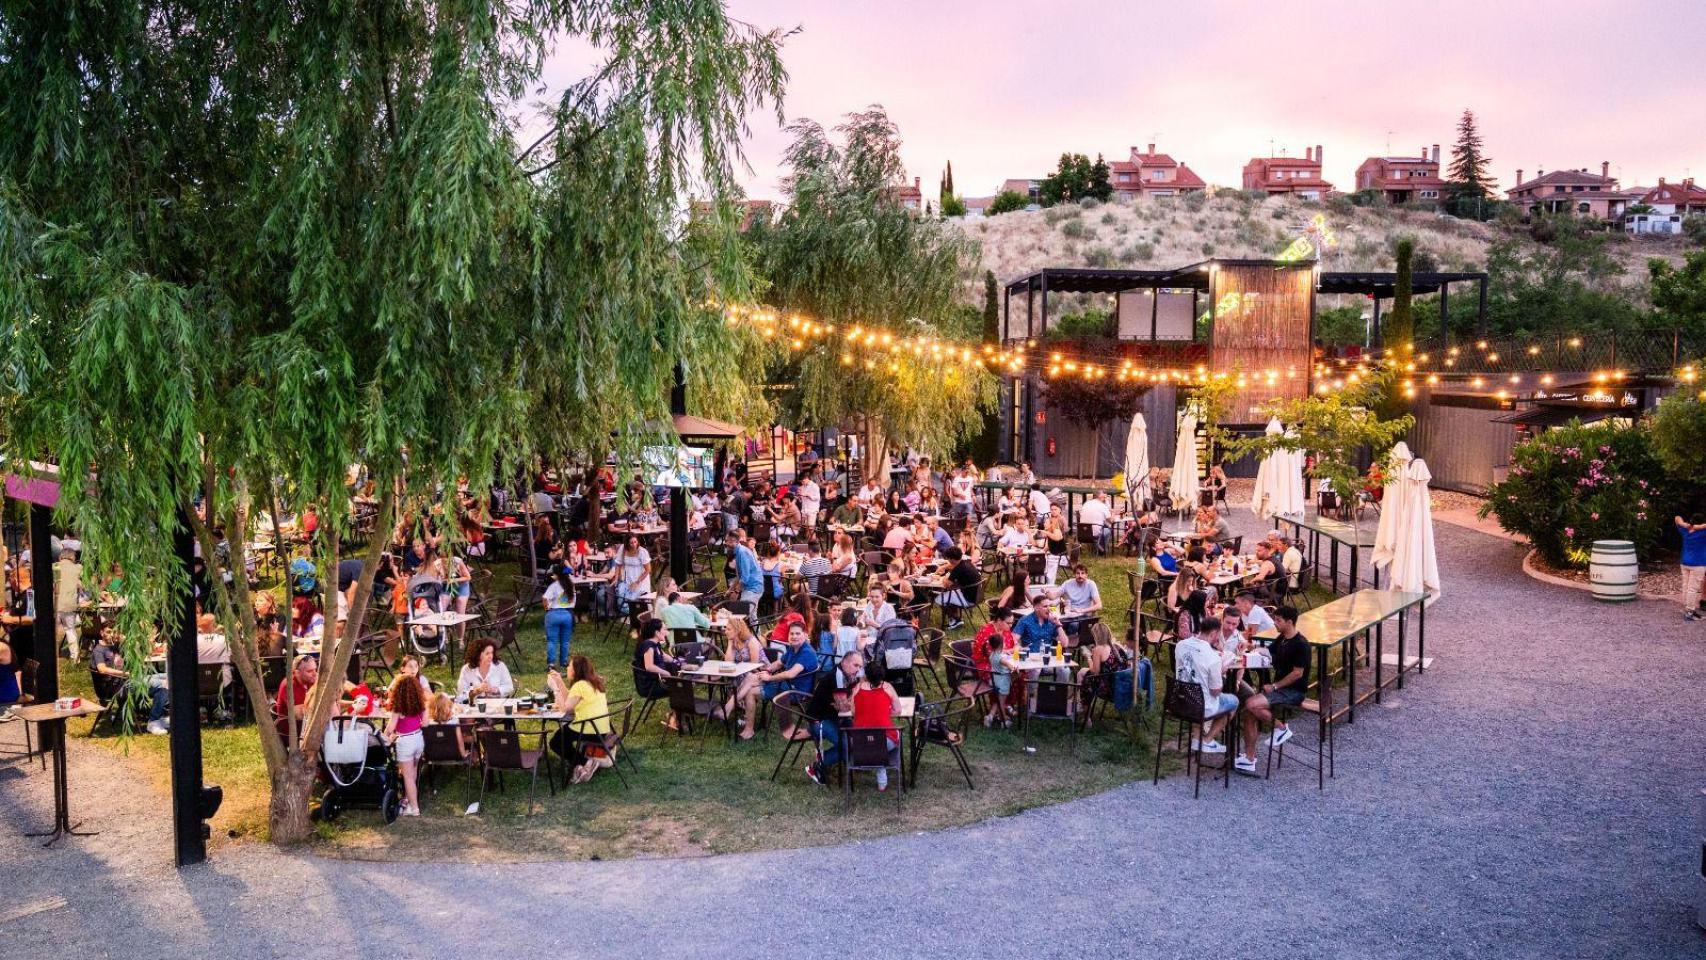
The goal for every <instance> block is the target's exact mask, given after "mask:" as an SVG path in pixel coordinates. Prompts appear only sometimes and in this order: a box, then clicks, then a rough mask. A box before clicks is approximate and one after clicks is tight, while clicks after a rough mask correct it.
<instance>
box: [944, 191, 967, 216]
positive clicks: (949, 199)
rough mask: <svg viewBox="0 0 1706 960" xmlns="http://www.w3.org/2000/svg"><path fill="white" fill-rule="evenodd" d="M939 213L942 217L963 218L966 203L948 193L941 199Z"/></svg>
mask: <svg viewBox="0 0 1706 960" xmlns="http://www.w3.org/2000/svg"><path fill="white" fill-rule="evenodd" d="M941 213H942V216H944V217H963V216H965V215H966V202H965V201H964V200H961V199H960V198H959V197H956V196H954V195H953V194H951V193H950V194H948V195H947V196H945V197H943V198H942V207H941Z"/></svg>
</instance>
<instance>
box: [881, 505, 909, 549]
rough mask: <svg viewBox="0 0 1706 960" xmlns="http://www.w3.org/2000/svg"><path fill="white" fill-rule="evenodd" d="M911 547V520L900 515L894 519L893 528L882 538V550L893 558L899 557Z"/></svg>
mask: <svg viewBox="0 0 1706 960" xmlns="http://www.w3.org/2000/svg"><path fill="white" fill-rule="evenodd" d="M911 546H912V518H911V517H909V516H906V515H904V514H903V515H901V516H900V517H898V518H896V520H895V524H894V526H893V527H891V528H889V532H888V533H887V534H884V536H883V550H884V552H886V553H889V554H891V555H893V556H896V557H898V556H900V555H901V554H903V553H905V552H906V551H907V550H908V549H910V548H911Z"/></svg>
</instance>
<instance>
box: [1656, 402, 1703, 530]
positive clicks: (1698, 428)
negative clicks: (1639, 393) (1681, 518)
mask: <svg viewBox="0 0 1706 960" xmlns="http://www.w3.org/2000/svg"><path fill="white" fill-rule="evenodd" d="M1684 386H1685V389H1680V390H1678V391H1677V392H1676V393H1673V394H1671V395H1670V396H1668V397H1666V398H1664V399H1663V400H1661V401H1659V408H1658V409H1657V410H1655V411H1654V412H1653V416H1652V419H1651V420H1649V421H1648V423H1649V424H1650V427H1651V429H1652V432H1653V452H1654V453H1656V454H1657V455H1658V458H1659V460H1661V461H1662V462H1663V463H1664V465H1665V469H1666V470H1668V471H1669V472H1670V475H1671V476H1672V477H1674V478H1676V479H1677V480H1678V481H1681V482H1679V483H1678V484H1677V490H1678V492H1679V494H1680V495H1681V496H1682V497H1684V498H1686V500H1687V501H1688V502H1687V503H1685V504H1684V506H1685V507H1686V508H1687V509H1689V510H1706V485H1703V484H1701V483H1700V482H1699V478H1700V477H1706V400H1701V399H1700V395H1699V394H1697V393H1695V392H1694V391H1693V389H1691V387H1692V384H1685V385H1684ZM1688 481H1692V482H1688Z"/></svg>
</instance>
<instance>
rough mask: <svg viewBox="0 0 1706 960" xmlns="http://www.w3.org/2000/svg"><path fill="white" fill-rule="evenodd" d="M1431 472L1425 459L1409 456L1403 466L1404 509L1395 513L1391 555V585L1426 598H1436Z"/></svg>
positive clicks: (1437, 578)
mask: <svg viewBox="0 0 1706 960" xmlns="http://www.w3.org/2000/svg"><path fill="white" fill-rule="evenodd" d="M1432 480H1433V473H1432V472H1431V471H1429V470H1428V463H1427V461H1426V460H1422V459H1416V460H1412V461H1411V462H1410V463H1409V465H1408V466H1406V467H1405V468H1404V475H1403V479H1402V480H1401V481H1400V484H1399V495H1400V496H1402V497H1403V498H1404V509H1403V510H1402V511H1401V512H1400V513H1399V527H1398V545H1397V550H1396V551H1395V552H1394V553H1393V556H1392V573H1391V585H1392V586H1393V587H1394V588H1395V589H1398V590H1407V591H1409V592H1411V593H1424V592H1425V593H1427V594H1428V595H1429V596H1428V602H1429V603H1432V602H1433V601H1434V600H1437V599H1438V598H1439V557H1438V556H1437V555H1436V554H1435V553H1434V517H1433V502H1432V497H1431V496H1430V494H1429V493H1428V484H1429V482H1431V481H1432Z"/></svg>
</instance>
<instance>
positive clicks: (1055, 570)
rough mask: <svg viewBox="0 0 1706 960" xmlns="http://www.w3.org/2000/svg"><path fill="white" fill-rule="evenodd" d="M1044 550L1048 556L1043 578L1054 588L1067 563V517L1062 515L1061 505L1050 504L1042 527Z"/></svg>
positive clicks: (1044, 564) (1044, 565) (1045, 560)
mask: <svg viewBox="0 0 1706 960" xmlns="http://www.w3.org/2000/svg"><path fill="white" fill-rule="evenodd" d="M1042 536H1043V549H1045V550H1047V551H1048V556H1047V557H1046V558H1045V559H1044V563H1043V576H1044V577H1045V578H1046V579H1047V580H1048V585H1049V586H1051V587H1052V586H1054V581H1055V578H1056V577H1059V576H1060V565H1061V564H1062V563H1065V562H1066V554H1067V547H1068V544H1067V541H1066V515H1065V514H1063V513H1061V511H1060V505H1059V504H1052V503H1051V504H1049V507H1048V516H1047V517H1046V518H1044V520H1043V526H1042Z"/></svg>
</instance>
